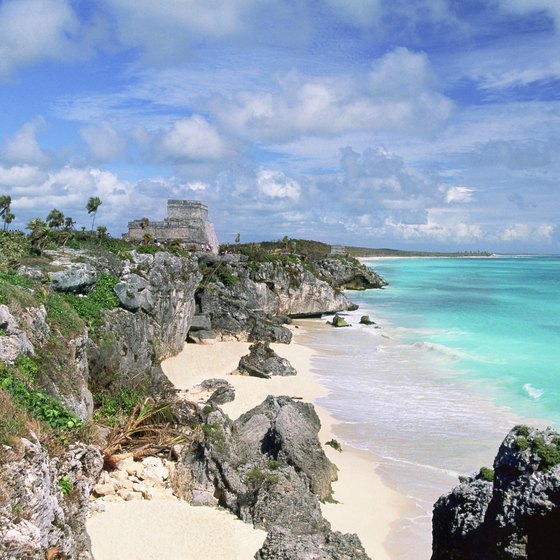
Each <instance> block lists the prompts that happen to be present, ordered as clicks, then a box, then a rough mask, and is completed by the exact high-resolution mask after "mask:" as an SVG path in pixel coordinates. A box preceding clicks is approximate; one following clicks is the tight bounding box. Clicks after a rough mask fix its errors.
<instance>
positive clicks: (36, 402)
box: [0, 367, 81, 431]
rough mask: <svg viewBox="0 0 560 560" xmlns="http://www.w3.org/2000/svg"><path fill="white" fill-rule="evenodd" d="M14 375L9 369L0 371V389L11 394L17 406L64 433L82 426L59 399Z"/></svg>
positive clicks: (4, 368) (5, 368)
mask: <svg viewBox="0 0 560 560" xmlns="http://www.w3.org/2000/svg"><path fill="white" fill-rule="evenodd" d="M14 373H15V372H14V371H13V370H11V369H9V368H7V367H3V368H1V369H0V388H1V389H3V390H4V391H5V392H6V393H8V394H10V396H11V397H12V401H13V403H14V404H15V405H16V406H18V407H19V408H21V409H23V410H25V411H26V412H27V414H29V415H30V416H32V417H34V418H37V419H38V420H41V421H43V422H45V423H47V424H48V425H49V426H50V427H51V428H54V429H58V430H62V431H64V430H67V429H71V428H76V427H78V426H80V425H81V420H80V419H79V418H78V417H76V416H75V415H74V414H73V413H71V412H70V411H69V410H67V409H66V408H64V407H63V406H62V404H61V403H60V401H59V400H58V399H56V398H54V397H51V396H49V395H47V394H46V393H45V392H43V391H41V390H40V389H34V388H32V387H30V386H29V385H28V384H27V383H26V382H24V381H22V380H21V379H19V378H18V377H16V375H15V374H14Z"/></svg>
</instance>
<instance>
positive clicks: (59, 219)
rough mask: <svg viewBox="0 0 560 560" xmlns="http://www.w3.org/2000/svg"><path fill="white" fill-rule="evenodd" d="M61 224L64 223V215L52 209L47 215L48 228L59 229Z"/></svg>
mask: <svg viewBox="0 0 560 560" xmlns="http://www.w3.org/2000/svg"><path fill="white" fill-rule="evenodd" d="M63 223H64V214H63V213H62V212H61V211H60V210H57V209H56V208H53V209H52V210H51V211H50V213H49V215H48V216H47V224H48V226H49V227H51V228H54V229H59V228H60V226H61V225H62V224H63Z"/></svg>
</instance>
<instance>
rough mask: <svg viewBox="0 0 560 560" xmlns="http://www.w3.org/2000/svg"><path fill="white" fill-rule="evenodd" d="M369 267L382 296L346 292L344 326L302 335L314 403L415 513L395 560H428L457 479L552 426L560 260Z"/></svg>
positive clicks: (389, 262)
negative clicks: (312, 353)
mask: <svg viewBox="0 0 560 560" xmlns="http://www.w3.org/2000/svg"><path fill="white" fill-rule="evenodd" d="M367 262H368V264H370V265H371V266H372V268H374V270H376V271H377V272H379V273H380V274H381V275H383V276H384V277H385V278H386V279H387V280H388V281H389V283H390V285H389V286H388V287H387V288H385V289H383V290H368V291H365V292H348V294H347V295H348V296H349V297H350V299H351V300H352V301H355V302H356V303H358V304H359V305H360V309H358V310H357V311H354V312H349V313H346V314H345V318H346V320H347V321H348V322H349V323H350V324H351V327H350V328H347V329H333V328H331V327H322V328H321V329H319V330H318V331H317V332H313V333H312V334H311V335H310V338H311V340H310V345H311V346H312V347H314V348H316V349H318V350H320V353H319V354H318V355H317V356H316V357H315V358H314V359H313V362H312V363H313V366H314V369H315V372H316V374H317V375H318V376H319V378H320V380H321V382H322V384H323V385H325V386H326V387H327V388H328V389H329V390H330V393H329V395H328V396H327V397H324V398H322V399H320V400H319V404H321V405H322V406H324V407H325V408H327V409H328V410H329V411H330V412H331V414H332V415H333V416H334V418H335V419H336V420H337V421H338V422H339V423H338V425H337V426H335V434H336V435H337V437H338V438H340V439H341V440H342V441H344V442H347V443H348V444H351V445H353V446H355V447H359V448H363V449H367V450H369V451H371V452H373V453H374V454H375V455H376V456H377V457H378V458H379V460H378V463H377V468H378V471H379V472H380V473H381V474H382V475H383V476H384V477H385V478H386V480H387V481H388V482H389V483H390V484H392V485H393V486H394V487H395V488H396V489H397V490H399V491H400V492H401V493H403V494H405V495H407V496H409V498H411V500H412V502H413V503H414V504H415V506H414V507H413V508H411V510H410V512H409V513H408V515H407V517H406V518H404V519H402V520H401V522H400V523H399V524H398V527H396V530H395V531H394V532H393V534H392V535H391V537H390V544H391V548H392V550H393V551H397V553H395V554H394V555H393V558H395V559H398V560H423V559H426V560H427V559H428V558H429V557H430V548H431V512H432V507H433V504H434V502H435V500H436V499H437V498H438V497H439V496H440V495H441V494H443V493H445V492H448V491H449V490H451V489H452V488H453V487H454V486H456V485H457V483H458V475H460V474H474V473H476V472H478V469H479V468H480V467H481V466H483V465H485V466H491V465H492V462H493V459H494V457H495V455H496V452H497V450H498V447H499V445H500V443H501V442H502V440H503V438H504V437H505V435H506V434H507V432H508V431H509V430H510V429H511V428H512V427H513V426H514V425H515V424H517V423H520V422H523V423H539V424H552V425H555V426H556V427H560V398H559V397H560V294H559V292H558V287H560V258H559V257H517V258H516V257H496V258H487V259H376V260H370V261H367ZM363 314H369V315H370V317H371V319H373V320H374V321H375V322H376V323H377V324H378V327H379V328H375V327H373V326H364V325H361V324H360V323H359V320H360V317H361V315H363Z"/></svg>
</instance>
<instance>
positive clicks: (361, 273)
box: [314, 255, 387, 290]
mask: <svg viewBox="0 0 560 560" xmlns="http://www.w3.org/2000/svg"><path fill="white" fill-rule="evenodd" d="M314 264H315V266H317V268H318V269H319V272H320V273H321V275H322V277H323V278H324V279H325V280H327V282H329V284H331V286H333V287H335V288H339V289H343V290H369V289H372V288H383V287H385V286H387V281H386V280H385V279H383V278H382V277H381V276H379V274H377V273H376V272H374V271H373V270H371V269H370V268H369V267H367V266H366V265H364V264H362V263H360V261H358V260H357V259H355V258H353V257H350V256H345V255H337V256H332V257H327V258H324V259H320V260H317V261H315V262H314Z"/></svg>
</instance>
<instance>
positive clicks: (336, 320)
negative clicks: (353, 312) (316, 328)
mask: <svg viewBox="0 0 560 560" xmlns="http://www.w3.org/2000/svg"><path fill="white" fill-rule="evenodd" d="M327 324H329V325H332V326H333V327H350V326H351V325H350V324H349V323H347V322H346V320H345V319H344V318H342V317H341V316H340V315H335V316H334V317H333V319H332V321H327Z"/></svg>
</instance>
